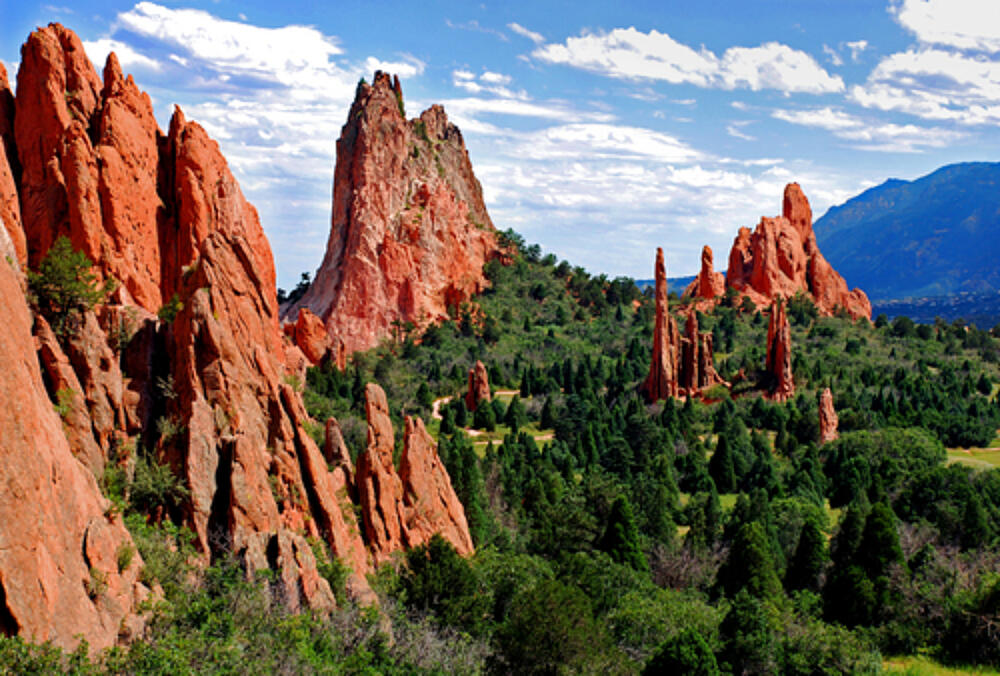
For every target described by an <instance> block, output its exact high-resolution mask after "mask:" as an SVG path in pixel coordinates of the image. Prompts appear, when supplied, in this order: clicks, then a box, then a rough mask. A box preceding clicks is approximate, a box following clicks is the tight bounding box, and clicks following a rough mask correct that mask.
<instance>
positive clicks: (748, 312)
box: [0, 233, 1000, 674]
mask: <svg viewBox="0 0 1000 676" xmlns="http://www.w3.org/2000/svg"><path fill="white" fill-rule="evenodd" d="M506 241H507V244H509V245H514V246H516V247H517V249H518V250H519V253H518V254H517V255H516V256H514V257H513V261H512V263H511V264H510V265H508V266H504V265H502V264H501V263H500V262H499V261H494V262H491V263H489V264H487V266H486V269H485V272H486V275H487V277H488V278H489V280H490V282H491V287H490V288H489V289H488V290H487V291H486V292H485V293H484V294H482V295H481V296H479V297H478V298H476V299H474V302H473V303H467V304H463V305H461V306H459V307H453V308H452V312H453V315H454V317H453V320H452V321H448V322H445V323H444V324H441V325H438V326H432V327H431V328H429V329H427V330H426V331H424V332H422V333H417V332H415V331H413V330H412V327H410V326H407V325H399V326H397V332H396V336H395V338H394V339H393V340H390V341H387V342H384V343H383V344H381V345H380V346H379V347H378V348H376V349H373V350H370V351H368V352H365V353H358V354H355V355H354V356H353V358H352V360H351V363H350V364H349V365H348V367H347V369H346V371H345V372H341V371H339V370H337V368H336V367H335V365H334V364H333V363H326V364H324V365H322V366H320V367H317V368H313V369H310V370H309V372H308V377H307V381H306V382H305V383H293V384H294V385H296V386H297V387H300V388H303V389H304V396H305V401H306V405H307V408H308V409H309V413H310V415H311V416H312V418H313V419H314V420H315V421H316V422H315V426H314V428H313V429H312V430H311V432H312V433H313V434H314V436H315V437H316V439H317V441H318V442H319V443H321V444H322V442H323V429H322V424H321V423H322V422H323V421H325V420H326V419H327V418H328V417H330V416H335V417H336V418H337V419H338V421H339V422H340V426H341V429H342V430H343V435H344V438H345V441H346V444H347V446H348V448H349V449H350V452H351V454H352V456H354V459H356V458H357V455H358V454H359V453H360V452H361V451H362V450H363V449H364V447H365V443H366V442H365V435H366V425H365V422H364V417H363V416H364V401H363V394H362V393H363V390H364V386H365V384H366V383H368V382H376V383H378V384H380V385H381V386H382V387H383V388H384V389H385V391H386V393H387V395H388V400H389V411H390V414H391V416H392V417H393V419H394V423H395V425H394V426H395V428H396V430H397V451H399V450H400V449H401V439H400V438H399V436H398V435H399V431H400V430H402V425H401V421H402V415H403V414H404V413H405V414H409V415H419V416H420V417H422V418H423V419H424V420H425V422H426V423H427V426H428V428H429V429H430V431H431V432H432V434H433V435H434V436H435V437H436V438H437V439H438V441H439V443H440V446H439V453H440V456H441V458H442V460H443V461H444V462H445V464H446V466H447V468H448V472H449V474H450V476H451V481H452V483H453V485H454V488H455V491H456V493H457V494H458V496H459V497H460V499H461V501H462V502H463V504H464V506H465V511H466V514H467V517H468V522H469V529H470V531H471V533H472V537H473V540H474V544H475V547H476V553H475V554H474V555H473V556H472V557H470V558H468V559H465V558H462V557H460V556H458V555H457V554H456V553H455V551H454V549H452V547H451V545H449V544H448V543H447V542H446V541H444V540H443V539H440V538H435V539H434V540H432V541H431V542H430V543H429V544H427V545H424V546H421V547H418V548H415V549H413V550H411V551H410V552H408V553H406V554H402V553H400V554H399V555H398V556H397V558H396V559H395V560H394V561H393V563H391V564H388V565H385V566H383V567H382V568H381V569H379V571H378V573H377V575H375V576H374V577H373V578H372V585H373V588H374V589H375V591H376V592H377V594H378V596H379V605H378V608H377V609H376V608H367V609H366V608H362V607H359V606H357V605H355V604H354V603H353V602H351V601H349V600H348V599H347V597H346V595H345V593H344V582H345V577H346V568H345V567H344V566H343V565H342V564H340V563H339V562H337V561H336V560H331V559H330V558H329V557H328V556H327V555H326V554H325V549H324V547H323V546H322V545H321V544H320V543H314V549H315V552H316V556H317V560H318V561H319V563H320V565H319V569H320V571H321V573H322V574H323V575H324V576H326V577H327V579H328V580H329V582H330V583H331V585H332V586H333V587H334V589H335V591H336V593H337V597H338V602H339V607H338V609H337V610H335V611H333V613H332V614H330V615H327V616H324V615H318V614H317V615H313V614H293V613H291V612H290V611H289V610H287V609H286V608H285V607H284V606H283V605H282V604H280V603H274V602H273V590H274V589H276V587H275V581H273V580H269V579H268V577H267V576H266V575H263V576H261V577H258V578H256V579H249V580H248V579H247V578H246V577H245V576H244V574H243V572H242V569H240V568H239V566H238V565H237V564H236V562H235V561H234V560H231V559H227V558H225V557H222V558H220V559H218V560H217V562H216V563H214V565H212V566H211V567H210V568H209V569H207V570H204V571H198V570H192V569H191V568H190V566H189V564H188V563H187V558H186V553H187V552H189V547H190V541H191V534H190V533H189V532H187V531H185V530H183V529H179V528H177V527H175V526H173V525H171V521H170V520H169V519H165V520H159V521H157V520H155V519H150V518H149V516H150V515H153V514H157V513H163V511H164V510H167V511H169V510H170V509H172V508H173V506H174V505H175V504H177V502H178V500H179V497H180V494H181V493H182V491H183V488H182V487H180V485H179V484H178V482H177V480H176V478H175V477H173V476H172V475H171V473H170V470H169V469H167V468H166V467H159V466H155V465H143V466H140V467H137V468H136V471H135V474H134V478H132V480H131V481H129V480H128V478H127V477H125V476H116V475H111V476H110V477H109V478H108V479H107V480H106V481H105V483H104V489H105V491H106V492H107V493H108V495H109V496H111V497H112V498H113V499H114V500H115V505H116V509H119V510H121V512H122V513H123V514H124V515H125V520H126V523H127V524H128V525H129V527H130V529H131V531H132V533H133V535H134V537H135V538H136V543H137V546H138V553H139V554H140V555H141V556H142V558H143V560H144V561H145V565H146V567H145V569H144V572H143V575H144V579H145V581H147V582H148V583H149V584H150V585H153V586H154V587H155V586H157V585H158V586H159V588H160V589H162V599H161V600H159V601H158V602H155V607H156V610H155V612H154V619H153V621H152V623H151V625H150V629H149V631H148V635H147V636H146V637H145V639H143V640H140V641H137V642H135V643H133V644H132V645H131V646H129V647H127V648H116V649H114V650H112V651H111V652H109V653H105V654H103V655H101V656H99V659H98V662H97V664H96V665H93V666H90V665H88V663H86V662H85V661H83V660H82V658H81V657H80V655H79V654H78V655H76V656H66V655H63V654H61V653H59V652H58V651H57V650H55V649H54V648H52V649H50V648H46V647H30V646H28V645H27V644H25V643H23V642H22V641H21V639H0V661H2V662H3V663H5V664H7V665H14V666H13V667H8V668H12V669H13V670H14V671H15V672H20V671H25V670H28V671H30V670H46V669H49V670H53V669H55V670H67V671H74V672H76V673H87V672H89V671H98V672H102V673H106V672H110V673H131V672H134V671H143V672H146V671H149V672H157V673H161V672H162V673H166V672H167V671H170V672H171V673H173V672H178V671H180V672H184V671H189V670H194V671H212V672H232V671H240V672H243V671H252V672H274V671H286V672H301V671H324V672H326V671H329V672H334V673H372V672H378V673H414V672H421V673H423V672H427V673H479V672H491V673H580V672H583V673H638V672H642V671H643V670H646V671H647V672H648V673H702V674H714V673H751V674H764V673H802V674H806V673H878V672H879V671H880V670H881V669H882V664H883V656H884V655H893V654H915V653H917V652H921V653H927V654H930V655H932V656H934V657H935V658H936V659H938V660H940V661H945V662H956V663H960V664H973V663H975V664H992V665H998V664H1000V649H998V647H997V646H998V644H997V643H996V641H995V640H994V638H993V635H992V633H991V632H992V631H993V629H992V627H993V626H994V622H995V621H996V616H997V613H998V611H1000V608H998V606H997V599H998V598H1000V594H998V591H1000V588H998V586H997V579H996V575H995V571H996V570H997V565H998V563H1000V561H998V560H997V558H998V557H997V555H996V548H995V544H996V538H997V535H998V534H1000V472H998V471H997V470H996V469H993V468H992V463H993V462H995V461H997V460H1000V452H992V451H989V450H982V449H989V448H992V447H996V446H1000V443H998V442H997V441H996V440H995V439H994V436H995V433H996V430H997V427H998V426H1000V406H998V403H997V400H996V397H995V391H996V389H997V388H996V386H995V383H997V382H1000V373H998V369H997V360H998V356H1000V341H998V340H997V339H996V338H995V337H993V336H991V335H989V334H988V333H985V332H982V331H979V330H976V329H971V330H969V329H967V328H966V327H964V326H962V325H958V324H955V325H952V324H945V323H939V324H938V325H920V326H917V325H914V324H913V323H912V322H910V321H909V320H907V319H905V318H900V319H897V320H895V321H893V322H891V323H890V322H887V321H885V320H884V319H881V318H880V319H878V320H877V321H876V322H875V323H874V324H869V323H868V322H865V321H859V322H857V323H853V322H851V321H850V320H848V319H846V318H842V317H828V318H819V317H818V316H817V313H816V311H815V308H814V307H813V306H812V304H811V303H810V302H809V301H808V299H806V298H804V297H798V298H795V299H792V300H791V301H789V304H788V315H789V318H790V321H791V326H792V352H793V367H794V379H795V384H796V388H797V394H796V396H795V397H794V398H793V399H792V400H790V401H788V402H786V403H783V404H776V403H773V402H770V401H768V400H767V399H765V398H764V397H762V396H761V390H760V388H761V386H762V384H763V383H764V380H765V378H764V375H763V373H762V371H763V367H764V350H765V343H766V332H767V317H766V316H765V315H763V314H761V313H758V312H756V310H755V308H753V307H752V303H747V302H746V301H744V300H743V299H741V298H739V297H737V296H734V295H732V294H730V297H729V298H728V299H727V302H726V303H724V304H723V305H722V306H720V307H718V308H716V309H715V310H714V311H713V312H712V313H711V314H708V315H704V314H699V315H698V322H699V326H700V327H701V329H702V330H703V331H705V330H708V331H711V332H712V334H713V342H714V345H715V363H716V368H717V369H718V371H719V373H720V375H721V376H722V377H723V378H724V379H725V380H727V381H729V382H731V383H732V388H731V390H730V389H728V388H726V387H725V386H722V385H720V386H716V387H714V388H712V389H711V390H710V391H708V392H706V393H705V401H695V400H693V399H687V400H686V401H679V400H673V399H669V400H667V401H660V402H655V403H652V404H648V403H646V402H645V401H643V400H642V399H641V398H640V396H639V394H638V390H639V384H640V383H641V382H642V380H643V379H644V378H645V375H646V372H647V369H648V365H649V359H650V343H651V340H652V319H653V304H652V300H651V298H650V296H649V295H643V294H642V293H640V292H639V291H638V289H637V287H636V286H635V284H634V282H633V281H632V280H630V279H624V278H622V279H616V280H610V281H609V280H607V279H605V278H603V277H593V276H591V275H588V274H587V273H586V272H585V271H584V270H582V269H581V268H574V267H572V266H571V265H570V264H568V263H566V262H557V261H556V260H555V259H554V258H553V257H551V256H548V257H544V258H543V257H541V255H540V251H539V249H538V247H536V246H525V245H524V244H523V243H522V242H521V241H520V238H518V237H517V236H516V235H514V234H513V233H507V235H506ZM672 308H673V309H674V310H676V311H678V312H679V317H682V316H684V315H683V314H680V311H682V310H684V308H683V307H681V305H680V302H679V301H677V300H676V296H673V301H672ZM477 360H481V361H482V362H483V363H484V364H485V365H486V370H487V372H488V375H489V380H490V385H491V386H492V388H493V396H492V401H484V402H480V403H479V405H478V406H476V410H475V412H470V411H469V410H468V408H467V406H466V404H465V402H464V399H465V394H466V385H467V372H468V371H469V369H470V368H471V367H473V365H474V364H475V362H476V361H477ZM825 387H830V388H831V389H832V391H833V394H834V403H835V408H836V411H837V414H838V415H839V420H840V424H839V433H840V438H839V439H837V440H835V441H832V442H828V443H824V444H821V443H820V437H819V433H820V429H819V418H818V409H817V396H818V392H819V391H820V390H821V389H823V388H825ZM121 556H124V554H122V555H121ZM119 563H120V565H123V566H125V567H127V566H128V564H129V562H128V561H120V562H119ZM269 590H271V591H269ZM389 636H392V638H391V639H390V638H389Z"/></svg>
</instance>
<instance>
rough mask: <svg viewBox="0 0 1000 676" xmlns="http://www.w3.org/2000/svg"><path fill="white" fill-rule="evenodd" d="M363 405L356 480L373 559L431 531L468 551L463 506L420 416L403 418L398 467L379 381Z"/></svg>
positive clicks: (381, 560) (417, 542) (380, 559)
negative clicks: (364, 430) (364, 428)
mask: <svg viewBox="0 0 1000 676" xmlns="http://www.w3.org/2000/svg"><path fill="white" fill-rule="evenodd" d="M365 411H366V413H367V415H368V448H367V450H366V451H365V452H364V453H362V454H361V455H360V456H359V457H358V471H357V476H356V483H357V490H358V499H359V503H360V505H361V513H362V516H363V518H364V525H365V536H366V539H367V541H368V544H369V546H370V547H371V549H372V553H373V555H374V557H375V563H376V565H378V564H381V563H384V562H386V561H389V560H390V559H391V557H392V554H393V552H396V551H400V550H403V549H406V548H409V547H417V546H419V545H422V544H424V543H426V542H428V541H429V540H430V539H431V537H432V536H433V535H434V534H435V533H440V534H441V535H442V536H443V537H444V538H445V539H447V540H448V541H449V542H451V544H452V545H453V546H454V547H455V549H456V550H457V551H458V552H459V553H460V554H462V555H463V556H464V555H468V554H471V553H472V552H473V547H472V538H471V536H470V535H469V527H468V524H467V523H466V519H465V509H464V508H463V507H462V503H461V502H459V500H458V498H457V496H456V495H455V492H454V490H453V489H452V486H451V479H450V478H449V477H448V472H447V471H446V470H445V468H444V465H443V464H442V463H441V459H440V457H439V456H438V454H437V447H436V445H435V444H434V440H433V439H432V438H431V436H430V435H429V434H428V433H427V430H426V429H424V425H423V422H422V421H421V420H419V419H413V418H410V417H407V418H406V431H405V433H404V446H403V455H402V457H401V458H400V469H399V473H397V472H396V469H395V466H394V465H393V460H392V455H393V447H394V445H395V444H394V439H393V431H392V422H391V421H390V420H389V407H388V404H387V403H386V399H385V392H383V391H382V388H381V387H379V386H378V385H375V384H369V385H368V386H367V387H366V388H365Z"/></svg>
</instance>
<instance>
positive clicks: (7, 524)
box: [0, 261, 148, 649]
mask: <svg viewBox="0 0 1000 676" xmlns="http://www.w3.org/2000/svg"><path fill="white" fill-rule="evenodd" d="M0 316H2V317H3V318H4V320H3V321H4V329H3V331H0V364H2V365H3V368H2V369H0V401H3V402H4V405H3V406H0V429H2V430H3V434H2V435H0V464H2V466H3V477H4V486H3V490H2V491H0V632H2V633H4V634H7V635H13V634H19V635H21V636H24V637H27V638H32V639H34V640H37V641H44V640H52V641H53V642H54V643H55V644H56V645H58V646H61V647H64V648H72V647H75V646H76V644H77V642H78V637H80V636H82V637H83V638H85V639H86V640H87V641H88V642H89V643H90V647H91V649H102V648H106V647H108V646H110V645H113V644H114V643H115V642H116V641H117V640H118V638H119V631H120V630H121V629H122V628H126V629H127V628H129V627H135V626H136V623H135V622H134V619H135V613H136V610H137V607H138V604H139V603H140V602H141V600H142V599H143V598H145V596H146V594H147V593H148V590H147V589H146V588H145V587H144V586H143V585H142V584H141V583H139V582H138V576H139V571H140V570H141V568H142V560H141V558H140V557H139V556H135V557H134V558H133V560H132V563H131V565H130V566H129V567H128V568H126V569H125V570H124V571H119V570H118V564H117V561H118V557H117V552H118V551H119V550H120V549H121V548H124V547H131V548H133V549H134V547H135V545H134V543H133V542H132V538H131V537H130V536H129V534H128V531H126V530H125V527H124V526H123V525H122V523H121V520H120V518H117V517H109V516H107V514H108V511H107V509H108V502H107V501H106V500H105V499H104V498H103V497H102V496H101V493H100V490H99V489H98V486H97V481H96V480H95V479H94V475H93V474H92V473H91V472H90V471H89V470H88V469H87V468H86V467H85V466H84V465H83V464H81V463H80V462H79V461H78V460H77V459H76V458H74V457H73V452H72V451H71V449H70V445H69V442H68V441H67V440H66V436H65V435H64V433H63V424H62V421H61V420H60V419H59V415H58V414H57V413H56V411H55V410H54V409H53V405H52V402H51V401H50V399H49V396H48V394H47V393H46V390H45V385H44V384H43V382H42V374H41V372H40V370H39V365H38V357H37V355H36V354H35V350H34V343H33V341H32V336H31V325H32V319H31V314H30V312H29V310H28V306H27V303H26V302H25V299H24V294H23V293H22V291H21V288H20V285H19V282H18V279H17V275H16V273H15V272H14V270H13V268H12V266H11V265H9V264H8V263H7V262H5V261H0Z"/></svg>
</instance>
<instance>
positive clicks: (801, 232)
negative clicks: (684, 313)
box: [726, 183, 872, 319]
mask: <svg viewBox="0 0 1000 676" xmlns="http://www.w3.org/2000/svg"><path fill="white" fill-rule="evenodd" d="M726 284H727V285H728V286H729V287H731V288H733V289H736V291H738V292H740V293H741V294H744V295H747V296H749V297H750V299H751V300H753V302H754V303H755V304H756V305H757V306H758V307H765V306H767V305H770V304H771V302H772V301H773V300H774V299H776V298H778V297H781V298H791V297H792V296H794V295H795V294H796V293H798V292H803V293H807V294H810V295H811V296H812V298H813V300H814V301H815V303H816V307H817V309H818V310H819V311H820V313H821V314H823V315H832V314H833V313H834V312H835V311H836V310H837V309H838V308H843V309H844V310H846V311H847V312H848V313H849V314H850V315H851V317H853V318H855V319H858V318H861V317H864V318H865V319H871V313H872V312H871V303H870V302H869V301H868V297H867V296H866V295H865V293H864V291H861V290H860V289H854V290H853V291H848V289H847V282H845V281H844V278H843V277H841V276H840V275H839V274H837V272H836V271H835V270H834V269H833V268H832V267H831V266H830V264H829V263H828V262H827V261H826V259H825V258H823V255H822V254H821V253H820V251H819V247H818V246H817V245H816V236H815V234H814V233H813V231H812V210H811V209H810V207H809V201H808V200H807V199H806V196H805V195H804V194H803V193H802V190H801V188H799V185H798V184H797V183H789V184H788V185H787V186H786V187H785V194H784V200H783V204H782V215H781V216H777V217H775V218H766V217H765V218H761V220H760V223H759V224H758V225H757V229H756V230H755V231H754V232H753V233H751V232H750V230H749V229H748V228H740V231H739V234H737V236H736V240H735V241H734V242H733V248H732V250H731V251H730V253H729V270H728V272H727V273H726Z"/></svg>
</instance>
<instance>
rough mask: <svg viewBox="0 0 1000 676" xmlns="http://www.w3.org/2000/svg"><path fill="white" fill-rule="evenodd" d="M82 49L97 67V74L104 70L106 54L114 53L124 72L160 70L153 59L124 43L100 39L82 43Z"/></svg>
mask: <svg viewBox="0 0 1000 676" xmlns="http://www.w3.org/2000/svg"><path fill="white" fill-rule="evenodd" d="M83 48H84V50H85V51H86V52H87V56H88V57H89V58H90V60H91V61H93V63H94V65H95V66H97V69H98V72H100V70H101V69H102V68H104V64H105V62H106V61H107V59H108V54H109V53H110V52H114V53H115V55H116V56H117V57H118V63H119V64H120V65H121V67H122V70H123V71H124V72H129V71H131V70H133V69H134V70H160V68H161V66H160V63H159V62H158V61H156V60H154V59H151V58H149V57H147V56H144V55H142V54H140V53H139V52H137V51H135V50H134V49H132V48H131V47H130V46H128V45H127V44H125V43H124V42H120V41H118V40H111V39H109V38H102V39H100V40H92V41H86V40H85V41H84V43H83Z"/></svg>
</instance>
